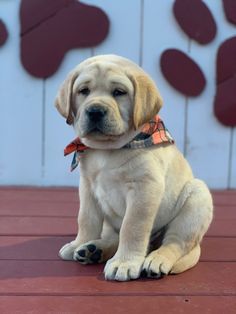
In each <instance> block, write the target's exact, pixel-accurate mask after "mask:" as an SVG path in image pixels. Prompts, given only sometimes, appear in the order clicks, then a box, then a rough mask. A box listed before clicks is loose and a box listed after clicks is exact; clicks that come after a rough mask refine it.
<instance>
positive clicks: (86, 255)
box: [73, 243, 103, 264]
mask: <svg viewBox="0 0 236 314" xmlns="http://www.w3.org/2000/svg"><path fill="white" fill-rule="evenodd" d="M102 253H103V252H102V250H101V249H100V248H98V247H97V246H96V245H94V244H91V243H90V244H84V245H82V246H80V247H79V248H78V249H76V250H75V252H74V256H73V259H74V260H75V261H78V262H80V263H81V264H97V263H101V262H102Z"/></svg>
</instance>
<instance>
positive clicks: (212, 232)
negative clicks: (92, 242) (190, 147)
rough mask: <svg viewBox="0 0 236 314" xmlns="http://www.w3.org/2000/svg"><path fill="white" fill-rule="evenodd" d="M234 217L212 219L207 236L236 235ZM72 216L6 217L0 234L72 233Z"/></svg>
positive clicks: (0, 226) (73, 230)
mask: <svg viewBox="0 0 236 314" xmlns="http://www.w3.org/2000/svg"><path fill="white" fill-rule="evenodd" d="M235 224H236V219H214V220H213V222H212V224H211V226H210V229H209V230H208V232H207V235H208V236H227V237H233V236H236V228H235ZM76 232H77V222H76V219H75V218H74V217H25V216H22V217H21V216H19V217H11V216H9V217H7V216H2V217H1V220H0V235H74V234H76Z"/></svg>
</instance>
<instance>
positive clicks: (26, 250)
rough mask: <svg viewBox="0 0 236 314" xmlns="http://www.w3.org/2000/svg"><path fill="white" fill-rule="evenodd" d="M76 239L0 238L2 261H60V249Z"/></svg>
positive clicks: (0, 257)
mask: <svg viewBox="0 0 236 314" xmlns="http://www.w3.org/2000/svg"><path fill="white" fill-rule="evenodd" d="M74 238H75V237H59V236H57V237H55V236H54V237H47V236H46V237H43V236H41V237H24V236H23V237H22V236H16V237H14V236H8V237H4V236H1V237H0V248H1V249H0V259H12V260H60V258H59V256H58V252H59V250H60V248H61V247H62V246H63V245H64V244H66V243H68V242H70V241H72V240H74Z"/></svg>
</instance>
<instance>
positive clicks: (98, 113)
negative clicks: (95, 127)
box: [86, 105, 107, 123]
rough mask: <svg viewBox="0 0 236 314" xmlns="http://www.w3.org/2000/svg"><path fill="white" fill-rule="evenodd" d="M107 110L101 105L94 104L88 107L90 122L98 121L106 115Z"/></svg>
mask: <svg viewBox="0 0 236 314" xmlns="http://www.w3.org/2000/svg"><path fill="white" fill-rule="evenodd" d="M106 114H107V110H106V109H105V108H103V107H101V106H99V105H94V106H91V107H89V108H88V109H86V115H87V117H88V118H89V121H90V122H93V123H97V122H101V120H102V119H103V118H104V117H105V116H106Z"/></svg>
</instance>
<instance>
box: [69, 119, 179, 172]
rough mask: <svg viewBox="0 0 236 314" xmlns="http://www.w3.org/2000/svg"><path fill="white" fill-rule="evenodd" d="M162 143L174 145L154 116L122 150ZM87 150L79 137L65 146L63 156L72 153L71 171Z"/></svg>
mask: <svg viewBox="0 0 236 314" xmlns="http://www.w3.org/2000/svg"><path fill="white" fill-rule="evenodd" d="M163 143H169V144H174V139H173V137H172V136H171V134H170V133H169V131H168V129H167V128H166V127H165V124H164V122H163V121H162V120H161V118H160V116H159V115H156V116H155V117H154V118H153V119H151V120H150V121H149V122H148V123H145V124H144V125H143V127H142V129H141V132H140V133H139V134H138V135H136V136H135V137H134V138H133V139H132V140H131V141H130V142H129V143H127V144H126V145H125V146H123V147H122V148H130V149H138V148H148V147H151V146H153V145H158V144H163ZM87 149H91V148H90V147H88V146H86V145H84V144H83V143H82V142H81V140H80V138H79V137H77V138H76V139H75V140H74V141H72V142H71V143H70V144H69V145H67V146H66V148H65V149H64V156H67V155H69V154H71V153H74V156H73V159H72V163H71V171H73V170H74V169H75V168H76V167H77V166H78V164H79V161H80V158H81V157H82V155H83V153H84V152H85V151H86V150H87Z"/></svg>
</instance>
